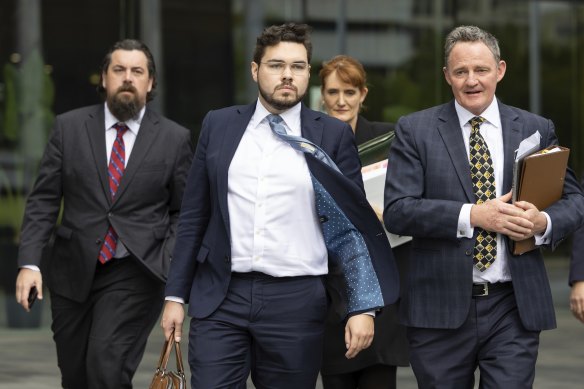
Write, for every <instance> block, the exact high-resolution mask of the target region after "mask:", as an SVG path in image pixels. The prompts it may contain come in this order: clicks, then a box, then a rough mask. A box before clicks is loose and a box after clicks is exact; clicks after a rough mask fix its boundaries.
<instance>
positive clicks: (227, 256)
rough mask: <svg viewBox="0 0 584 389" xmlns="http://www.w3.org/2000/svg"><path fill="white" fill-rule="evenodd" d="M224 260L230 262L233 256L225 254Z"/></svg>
mask: <svg viewBox="0 0 584 389" xmlns="http://www.w3.org/2000/svg"><path fill="white" fill-rule="evenodd" d="M224 261H225V262H226V263H229V262H231V258H229V255H226V256H225V259H224Z"/></svg>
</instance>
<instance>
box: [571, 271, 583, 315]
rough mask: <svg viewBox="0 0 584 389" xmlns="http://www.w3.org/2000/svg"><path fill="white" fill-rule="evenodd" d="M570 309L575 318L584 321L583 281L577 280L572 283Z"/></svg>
mask: <svg viewBox="0 0 584 389" xmlns="http://www.w3.org/2000/svg"><path fill="white" fill-rule="evenodd" d="M570 310H571V311H572V314H573V315H574V317H576V319H578V320H580V321H581V322H582V323H584V281H577V282H575V283H574V284H573V285H572V292H571V293H570Z"/></svg>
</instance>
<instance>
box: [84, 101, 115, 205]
mask: <svg viewBox="0 0 584 389" xmlns="http://www.w3.org/2000/svg"><path fill="white" fill-rule="evenodd" d="M85 130H86V132H87V137H88V138H89V143H90V144H91V153H92V154H93V159H94V161H95V167H96V169H97V173H98V175H99V181H100V183H101V189H102V190H103V194H104V196H105V198H106V201H107V202H108V204H111V203H112V198H111V196H110V191H109V179H108V173H107V151H106V146H105V116H104V106H103V105H97V106H96V109H95V112H94V113H92V114H90V115H89V119H88V120H87V121H86V122H85Z"/></svg>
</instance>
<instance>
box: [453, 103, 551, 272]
mask: <svg viewBox="0 0 584 389" xmlns="http://www.w3.org/2000/svg"><path fill="white" fill-rule="evenodd" d="M454 105H455V108H456V113H457V115H458V120H459V121H460V128H461V130H462V136H463V139H464V144H465V147H466V153H467V156H468V158H469V163H470V146H469V143H470V132H471V125H470V123H469V120H470V119H472V118H473V117H475V116H476V115H474V114H472V113H471V112H469V111H468V110H466V109H465V108H463V107H462V106H461V105H460V104H458V102H457V101H455V103H454ZM480 116H481V117H483V118H484V119H485V122H483V124H481V126H480V130H479V131H480V133H481V135H482V137H483V139H484V140H485V142H486V143H487V146H488V147H489V152H490V153H491V159H492V160H493V170H494V173H495V191H496V196H497V197H500V196H502V195H504V194H505V193H502V186H503V177H504V174H505V172H504V163H505V152H504V151H505V149H504V146H503V128H502V127H501V116H500V114H499V104H498V103H497V99H496V98H493V101H492V102H491V104H490V105H489V106H488V107H487V109H486V110H485V111H484V112H483V113H481V115H480ZM507 174H511V173H510V172H508V173H507ZM472 206H473V204H464V205H463V206H462V209H461V210H460V214H459V217H458V232H457V237H458V238H461V237H465V238H472V236H473V234H474V227H472V226H471V225H470V210H471V208H472ZM543 214H544V215H545V217H546V218H547V221H548V224H547V229H546V231H545V233H544V234H538V235H536V237H535V238H536V242H535V243H536V244H537V245H541V244H546V243H548V242H549V239H550V238H549V235H550V233H551V219H550V218H549V216H548V215H547V214H546V213H545V212H543ZM505 242H506V241H505V240H504V239H503V237H502V235H501V234H497V257H496V259H495V262H493V263H492V264H491V266H490V267H489V268H488V269H487V270H485V271H482V272H481V271H480V270H478V269H477V268H476V267H473V282H475V283H480V282H491V283H494V282H506V281H511V273H510V271H509V266H508V264H507V261H508V260H509V258H508V254H507V247H506V243H505Z"/></svg>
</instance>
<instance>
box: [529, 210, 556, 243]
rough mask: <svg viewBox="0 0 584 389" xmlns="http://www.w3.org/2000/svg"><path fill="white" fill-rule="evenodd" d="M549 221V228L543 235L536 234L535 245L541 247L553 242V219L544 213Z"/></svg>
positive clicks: (547, 227)
mask: <svg viewBox="0 0 584 389" xmlns="http://www.w3.org/2000/svg"><path fill="white" fill-rule="evenodd" d="M542 213H543V214H544V216H545V218H546V219H547V226H546V228H545V231H544V232H543V234H535V235H534V236H533V237H534V238H535V245H536V246H541V245H544V244H549V243H550V242H551V240H552V239H551V234H552V219H550V215H548V214H547V212H542Z"/></svg>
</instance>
